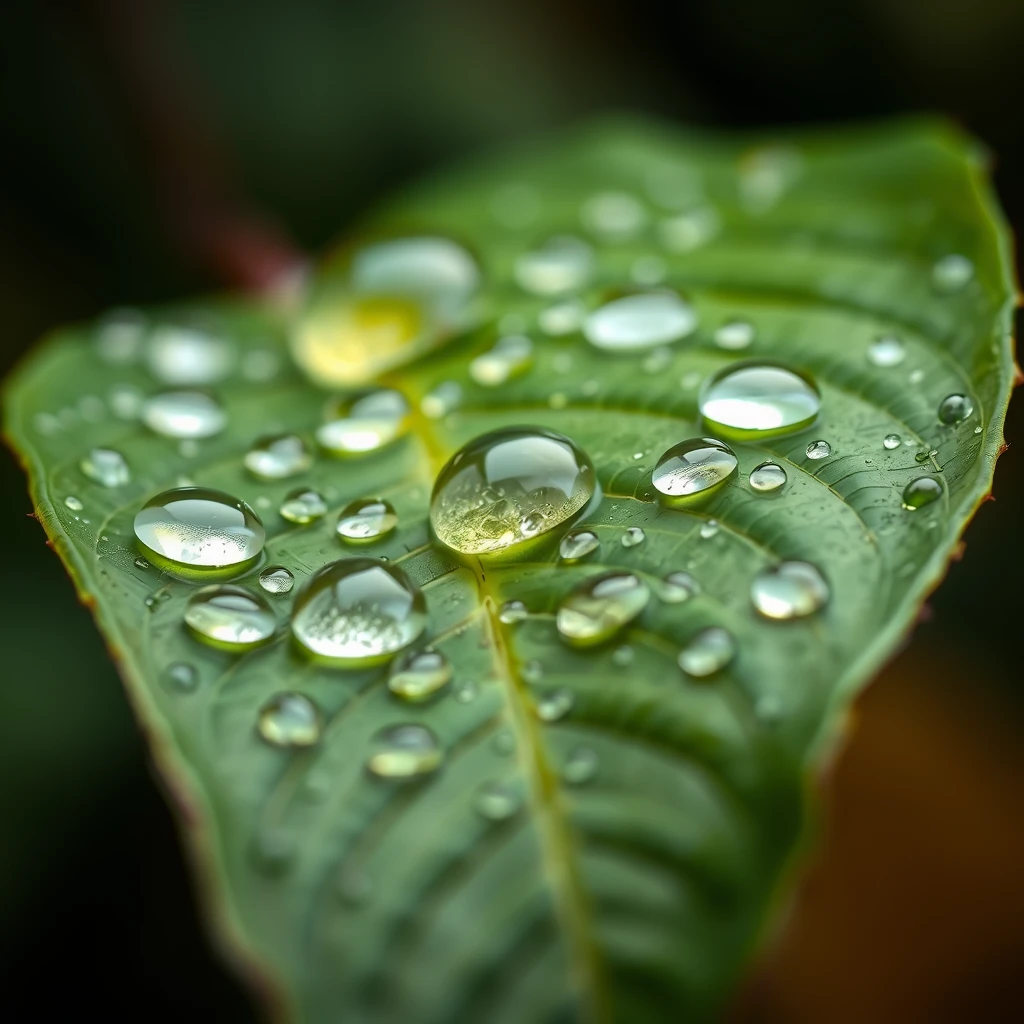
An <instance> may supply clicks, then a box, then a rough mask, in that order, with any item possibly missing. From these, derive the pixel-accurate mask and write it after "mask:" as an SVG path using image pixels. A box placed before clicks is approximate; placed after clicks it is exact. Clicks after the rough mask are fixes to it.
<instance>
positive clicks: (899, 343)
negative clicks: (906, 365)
mask: <svg viewBox="0 0 1024 1024" xmlns="http://www.w3.org/2000/svg"><path fill="white" fill-rule="evenodd" d="M906 355H907V349H906V346H905V345H904V344H903V340H902V339H901V338H897V337H896V335H895V334H883V335H882V336H881V337H880V338H876V339H875V340H874V341H873V342H872V343H871V345H870V346H869V347H868V362H869V363H871V365H872V366H882V367H888V366H898V365H899V364H900V363H902V362H903V360H904V358H905V357H906Z"/></svg>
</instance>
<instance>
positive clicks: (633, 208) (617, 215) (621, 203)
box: [581, 191, 647, 242]
mask: <svg viewBox="0 0 1024 1024" xmlns="http://www.w3.org/2000/svg"><path fill="white" fill-rule="evenodd" d="M581 216H582V218H583V223H584V225H585V226H586V227H587V228H588V229H589V230H590V231H592V232H593V233H594V234H595V235H598V236H600V237H601V238H603V239H604V240H605V241H608V242H622V241H625V240H627V239H629V238H632V237H634V236H635V235H636V234H637V233H638V232H640V231H641V230H642V229H643V227H644V225H645V224H646V223H647V210H646V209H645V208H644V205H643V204H642V203H641V202H640V200H639V199H637V198H636V197H635V196H631V195H630V194H629V193H628V192H612V191H609V192H597V193H595V194H594V195H592V196H590V197H589V198H588V199H587V200H586V201H585V202H584V204H583V209H582V211H581Z"/></svg>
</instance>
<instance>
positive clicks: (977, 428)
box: [974, 423, 981, 434]
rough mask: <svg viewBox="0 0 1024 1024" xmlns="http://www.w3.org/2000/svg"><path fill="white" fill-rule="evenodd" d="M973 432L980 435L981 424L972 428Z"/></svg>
mask: <svg viewBox="0 0 1024 1024" xmlns="http://www.w3.org/2000/svg"><path fill="white" fill-rule="evenodd" d="M974 432H975V433H976V434H980V433H981V424H980V423H979V424H978V426H976V427H975V428H974Z"/></svg>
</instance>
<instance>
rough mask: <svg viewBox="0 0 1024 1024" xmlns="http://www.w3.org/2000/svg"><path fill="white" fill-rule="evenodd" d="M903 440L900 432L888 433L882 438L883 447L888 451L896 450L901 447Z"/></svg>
mask: <svg viewBox="0 0 1024 1024" xmlns="http://www.w3.org/2000/svg"><path fill="white" fill-rule="evenodd" d="M901 441H902V439H901V438H900V435H899V434H886V435H885V437H884V438H883V439H882V447H883V448H885V449H886V450H887V451H890V452H894V451H895V450H896V449H897V448H899V446H900V443H901Z"/></svg>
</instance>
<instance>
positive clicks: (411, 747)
mask: <svg viewBox="0 0 1024 1024" xmlns="http://www.w3.org/2000/svg"><path fill="white" fill-rule="evenodd" d="M443 761H444V750H443V749H442V747H441V744H440V742H439V741H438V739H437V737H436V736H435V735H434V733H433V732H432V731H431V730H430V729H428V728H427V727H426V726H425V725H392V726H388V727H387V728H386V729H381V730H380V732H378V733H377V734H376V735H375V736H374V737H373V742H372V746H371V749H370V756H369V758H368V760H367V762H366V767H367V768H368V769H369V770H370V772H372V773H373V774H374V775H376V776H378V777H379V778H382V779H411V778H415V777H416V776H419V775H427V774H429V773H430V772H433V771H436V770H437V769H438V768H440V767H441V763H442V762H443Z"/></svg>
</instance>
